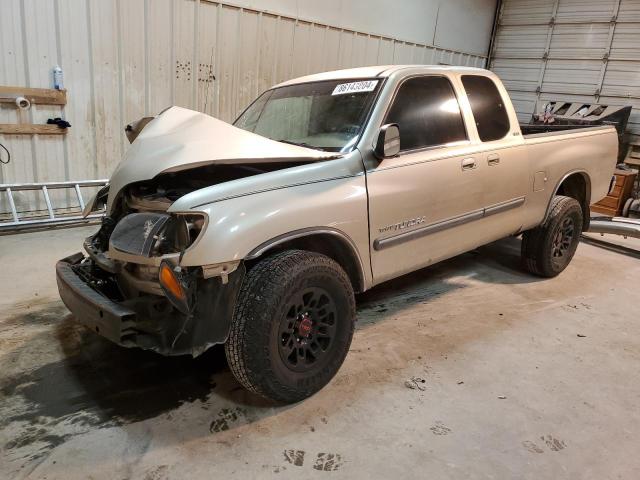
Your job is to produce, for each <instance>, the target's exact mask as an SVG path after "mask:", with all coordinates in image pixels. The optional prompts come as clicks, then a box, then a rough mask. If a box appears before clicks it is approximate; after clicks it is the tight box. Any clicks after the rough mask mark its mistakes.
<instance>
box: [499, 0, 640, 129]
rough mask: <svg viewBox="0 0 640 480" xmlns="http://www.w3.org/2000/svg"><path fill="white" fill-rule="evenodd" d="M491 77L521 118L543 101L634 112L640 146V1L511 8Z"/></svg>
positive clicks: (542, 1)
mask: <svg viewBox="0 0 640 480" xmlns="http://www.w3.org/2000/svg"><path fill="white" fill-rule="evenodd" d="M498 19H499V20H498V22H499V23H498V28H497V30H496V37H495V41H494V46H493V56H492V61H491V63H490V65H491V67H490V68H491V69H492V70H493V71H494V72H496V73H497V74H498V75H500V77H501V78H502V79H503V80H504V83H505V86H506V87H507V89H508V90H509V92H510V93H511V96H512V98H513V101H514V104H515V108H516V110H517V112H518V117H519V118H520V120H521V121H524V122H528V121H529V119H530V118H531V114H532V113H534V110H535V104H536V101H537V100H543V101H544V100H567V101H575V102H585V103H594V102H596V103H600V104H605V105H631V106H633V107H634V109H633V111H632V113H631V119H630V122H629V127H628V131H629V133H631V134H632V140H634V141H640V0H535V1H533V0H505V1H504V2H503V4H502V7H501V10H500V13H499V17H498Z"/></svg>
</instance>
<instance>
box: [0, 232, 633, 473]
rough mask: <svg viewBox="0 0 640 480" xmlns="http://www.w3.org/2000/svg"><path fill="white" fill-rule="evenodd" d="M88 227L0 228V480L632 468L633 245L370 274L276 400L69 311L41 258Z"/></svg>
mask: <svg viewBox="0 0 640 480" xmlns="http://www.w3.org/2000/svg"><path fill="white" fill-rule="evenodd" d="M93 230H94V228H93V227H89V228H76V229H69V230H60V231H55V232H41V233H32V234H25V235H17V236H10V237H0V265H1V268H2V273H0V278H1V279H2V282H1V284H0V285H2V291H3V294H2V296H1V298H0V312H2V313H0V365H1V368H0V396H1V397H2V398H0V448H1V449H2V450H1V453H0V477H2V478H47V479H65V480H66V479H75V478H94V479H102V478H117V479H126V478H145V479H164V478H175V479H181V478H276V479H288V478H297V479H299V478H305V479H306V478H310V479H314V478H318V479H329V478H349V479H365V478H397V479H400V478H429V479H442V478H456V479H459V478H497V479H511V478H530V479H536V480H537V479H554V480H555V479H562V478H566V479H577V478H582V479H597V480H602V479H618V478H621V479H637V478H640V456H639V455H638V447H640V439H639V437H638V432H640V378H639V373H638V372H640V322H639V321H638V318H639V317H638V314H637V310H638V308H640V298H639V296H638V285H640V255H638V254H637V253H635V254H634V253H633V252H632V251H630V250H625V251H623V252H622V253H620V252H613V251H608V250H606V249H603V248H601V247H598V246H594V245H592V244H585V243H583V244H582V245H581V246H580V247H579V250H578V253H577V255H576V257H575V259H574V261H573V263H572V264H571V266H570V267H569V268H568V269H567V270H566V271H565V272H564V273H563V274H562V275H561V276H560V277H558V278H556V279H553V280H540V279H537V278H534V277H531V276H529V275H526V274H524V273H521V272H520V270H519V269H518V267H517V265H518V251H519V240H517V239H507V240H504V241H501V242H498V243H496V244H492V245H489V246H487V247H483V248H481V249H479V250H478V251H476V252H472V253H468V254H465V255H462V256H460V257H457V258H455V259H452V260H450V261H447V262H444V263H442V264H440V265H437V266H434V267H432V268H428V269H425V270H422V271H420V272H417V273H415V274H412V275H409V276H406V277H404V278H401V279H398V280H396V281H393V282H390V283H388V284H385V285H383V286H381V287H378V288H375V289H374V290H372V291H371V292H368V293H366V294H364V295H361V296H360V297H359V298H358V305H359V311H358V318H359V322H358V329H357V332H356V336H355V338H354V342H353V345H352V347H351V352H350V354H349V356H348V357H347V361H346V362H345V364H344V366H343V368H342V369H341V371H340V372H339V374H338V376H337V377H336V378H335V379H334V380H333V381H332V382H331V384H330V385H329V386H328V387H327V388H325V389H324V390H323V391H321V392H320V393H319V394H317V395H315V396H314V397H312V398H310V399H308V400H307V401H305V402H302V403H300V404H297V405H292V406H287V407H280V406H274V405H270V404H268V403H267V402H265V401H262V400H260V399H258V398H255V397H254V396H251V395H249V394H247V393H246V392H245V391H244V390H243V389H242V388H241V387H240V386H239V385H238V384H237V383H236V382H235V381H234V379H233V378H232V376H231V374H230V372H229V370H228V368H227V366H226V364H225V361H224V355H223V352H222V351H221V349H219V348H215V349H213V350H212V351H209V352H208V353H207V354H205V355H204V356H202V357H200V358H198V359H196V360H191V359H189V358H173V359H167V358H162V357H160V356H157V355H155V354H153V353H147V352H142V351H136V350H126V349H121V348H118V347H116V346H114V345H111V344H110V343H109V342H108V341H106V340H103V339H102V338H101V337H98V336H97V335H95V334H93V333H92V332H89V331H85V330H84V329H83V328H82V327H79V326H76V325H75V324H74V322H73V319H72V318H71V316H70V315H69V314H68V312H67V310H66V309H65V307H64V306H63V305H62V303H61V302H60V301H59V299H58V297H57V291H56V287H55V279H54V263H55V261H56V259H58V258H60V257H62V256H64V255H67V254H71V253H73V252H75V251H78V250H79V247H80V245H81V239H82V238H84V236H86V235H87V234H88V233H89V232H91V231H93ZM628 243H629V245H627V246H631V247H638V246H639V245H638V244H639V243H640V242H636V243H635V244H634V243H633V242H628ZM638 250H640V248H638Z"/></svg>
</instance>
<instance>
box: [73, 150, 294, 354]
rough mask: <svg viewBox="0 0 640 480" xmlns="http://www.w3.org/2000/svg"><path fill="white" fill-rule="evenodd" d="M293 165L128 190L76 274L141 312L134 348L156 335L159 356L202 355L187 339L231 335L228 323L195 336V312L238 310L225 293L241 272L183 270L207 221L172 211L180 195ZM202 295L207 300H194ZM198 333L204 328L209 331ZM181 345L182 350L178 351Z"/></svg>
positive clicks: (213, 173) (205, 171)
mask: <svg viewBox="0 0 640 480" xmlns="http://www.w3.org/2000/svg"><path fill="white" fill-rule="evenodd" d="M292 165H293V164H292V163H288V162H278V163H265V164H259V165H206V166H201V167H197V168H192V169H189V170H182V171H179V172H171V173H164V174H160V175H158V176H156V177H155V178H153V179H151V180H147V181H142V182H136V183H133V184H131V185H128V186H126V187H125V188H124V189H122V190H121V192H120V194H119V195H118V198H117V199H116V200H115V202H114V208H113V209H112V212H111V214H110V215H107V216H105V217H104V218H103V220H102V225H101V228H100V230H99V231H98V232H97V233H96V234H94V235H93V236H91V237H89V238H87V239H86V240H85V243H84V248H85V250H86V252H87V253H88V255H89V257H88V258H84V259H82V260H81V261H79V262H78V263H75V264H73V265H71V268H72V269H73V271H74V273H75V274H76V275H78V276H79V277H81V278H83V279H84V281H85V283H86V284H87V285H89V286H90V287H91V288H92V289H94V290H96V291H97V292H99V293H101V294H102V295H104V296H106V297H107V298H109V299H111V300H113V301H116V302H120V303H122V304H123V305H128V306H129V308H131V309H132V310H133V311H134V312H135V317H136V321H135V323H134V325H135V326H132V327H131V328H130V330H129V331H128V333H127V334H126V335H129V336H131V335H133V336H134V337H135V341H134V340H133V337H130V338H131V339H132V344H133V343H135V344H136V345H138V346H140V345H141V343H144V342H145V340H144V338H145V336H149V335H151V337H152V338H153V340H149V339H148V345H146V348H149V349H153V350H157V351H159V352H161V353H169V352H171V353H172V354H175V353H191V354H197V353H198V352H199V351H200V349H201V348H202V350H204V346H198V347H197V350H194V349H193V347H194V346H193V345H192V341H191V340H189V339H194V338H198V339H208V342H209V343H216V342H218V341H221V339H220V338H218V337H220V336H222V335H224V334H226V330H225V323H224V322H212V324H213V325H214V326H213V327H212V326H210V327H209V328H215V329H219V330H218V331H217V333H216V332H208V334H207V332H198V333H197V336H194V335H195V333H194V332H192V331H191V330H190V328H189V319H190V318H191V317H192V316H193V315H194V311H193V309H194V308H195V306H196V305H197V309H199V310H204V312H201V314H207V309H210V311H209V312H208V314H212V313H211V312H213V311H214V310H213V309H214V307H215V309H216V310H215V311H217V312H225V311H226V310H227V309H229V308H232V305H233V301H232V300H231V299H230V298H227V295H226V294H224V295H223V293H225V292H231V291H232V290H233V289H234V288H236V287H237V286H238V285H239V282H240V280H241V278H242V275H241V273H242V271H241V270H238V269H237V266H236V268H234V269H231V268H229V269H228V270H227V271H224V270H222V269H220V272H219V273H221V274H222V275H221V276H218V277H216V278H212V277H213V275H212V274H211V273H212V272H211V271H205V270H204V269H203V268H201V267H192V268H180V267H179V266H178V265H179V263H180V262H179V260H180V257H181V255H182V254H184V252H185V250H187V249H188V248H189V247H190V246H192V245H193V244H194V243H195V242H196V241H197V239H198V236H199V235H200V233H201V232H202V230H203V228H204V227H205V225H206V221H207V219H206V218H205V216H204V215H202V214H198V213H189V212H187V213H184V214H182V213H168V212H167V210H168V209H169V207H170V206H171V205H172V204H173V203H174V202H175V201H176V200H178V199H179V198H181V197H182V196H184V195H186V194H188V193H191V192H193V191H196V190H199V189H201V188H206V187H210V186H213V185H217V184H220V183H224V182H230V181H233V180H237V179H241V178H245V177H248V176H253V175H260V174H262V173H266V172H271V171H274V170H278V169H284V168H288V167H290V166H292ZM295 165H299V162H297V163H295ZM107 193H108V192H106V191H105V192H102V195H101V194H98V201H99V202H102V203H104V201H105V199H106V196H107ZM98 206H99V205H98ZM94 208H95V206H94ZM163 262H164V263H167V264H171V268H175V269H176V270H178V272H179V279H180V283H181V287H182V288H183V290H184V291H185V292H187V294H186V295H185V298H175V295H174V294H172V292H170V291H167V289H166V288H163V286H162V285H161V283H160V282H159V274H160V270H161V264H162V263H163ZM214 273H218V272H214ZM227 285H228V287H229V288H226V287H227ZM223 286H224V287H225V288H222V287H223ZM202 296H205V297H206V298H204V299H200V300H199V301H196V298H197V297H202ZM223 297H224V298H223ZM214 304H215V305H214ZM227 316H228V315H227ZM151 319H153V321H151ZM163 319H164V320H163ZM201 323H202V322H201ZM180 324H184V325H183V326H184V328H180V329H176V325H180ZM192 328H196V327H195V326H193V327H192ZM197 328H200V329H201V328H204V327H203V324H201V325H200V326H198V327H197ZM143 332H144V333H143ZM126 335H125V336H123V337H122V338H121V339H119V340H117V341H118V343H122V344H125V345H126V343H127V342H126V341H125V340H126V338H125V337H126ZM141 335H142V337H141ZM181 337H184V338H183V340H180V338H181ZM127 338H129V337H127ZM182 342H184V345H185V346H184V348H180V345H181V343H182ZM189 349H191V350H189Z"/></svg>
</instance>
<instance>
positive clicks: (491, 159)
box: [487, 153, 500, 166]
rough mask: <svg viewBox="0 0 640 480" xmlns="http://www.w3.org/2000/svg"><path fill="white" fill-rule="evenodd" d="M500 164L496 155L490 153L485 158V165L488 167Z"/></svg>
mask: <svg viewBox="0 0 640 480" xmlns="http://www.w3.org/2000/svg"><path fill="white" fill-rule="evenodd" d="M499 163H500V155H498V154H497V153H492V154H491V155H489V156H488V157H487V164H488V165H489V166H492V165H498V164H499Z"/></svg>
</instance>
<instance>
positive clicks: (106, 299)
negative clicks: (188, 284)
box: [56, 253, 245, 356]
mask: <svg viewBox="0 0 640 480" xmlns="http://www.w3.org/2000/svg"><path fill="white" fill-rule="evenodd" d="M244 272H245V268H244V265H243V264H240V265H239V267H238V268H237V269H236V270H234V271H233V272H231V273H230V274H229V275H228V277H227V276H225V277H212V278H204V276H202V275H199V276H194V278H195V280H194V283H195V284H194V288H193V292H192V299H191V301H192V308H191V313H190V314H184V313H181V312H179V311H178V310H177V309H176V308H175V307H174V306H173V305H172V304H171V303H170V302H169V300H168V299H167V298H166V297H164V296H161V295H154V294H146V293H142V294H140V295H138V296H136V297H132V298H125V297H123V296H122V294H121V293H120V290H119V288H118V285H117V280H116V278H115V276H114V275H113V274H111V273H109V272H107V271H105V270H103V269H102V268H100V267H98V266H97V265H96V262H95V260H94V259H92V258H87V257H85V256H84V255H83V254H82V253H77V254H75V255H71V256H69V257H67V258H64V259H62V260H60V261H59V262H58V263H57V265H56V278H57V282H58V290H59V292H60V297H61V298H62V301H63V302H64V304H65V305H66V306H67V308H68V309H69V310H71V312H72V313H73V315H74V317H75V319H76V320H77V321H78V322H79V323H81V324H83V325H85V326H86V327H88V328H89V329H91V330H93V331H95V332H96V333H98V334H100V335H102V336H103V337H105V338H107V339H109V340H111V341H112V342H114V343H116V344H118V345H121V346H123V347H140V348H143V349H146V350H153V351H155V352H158V353H160V354H162V355H183V354H190V355H193V356H197V355H199V354H201V353H203V352H204V351H205V350H206V349H207V348H209V347H210V346H212V345H215V344H219V343H224V342H225V341H226V340H227V337H228V334H229V328H230V325H231V317H232V315H233V309H234V307H235V301H236V297H237V293H238V290H239V288H240V284H241V282H242V278H243V277H244ZM223 279H224V281H223Z"/></svg>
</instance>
